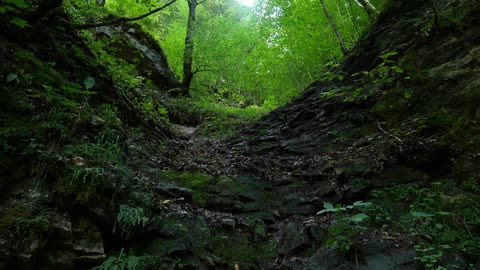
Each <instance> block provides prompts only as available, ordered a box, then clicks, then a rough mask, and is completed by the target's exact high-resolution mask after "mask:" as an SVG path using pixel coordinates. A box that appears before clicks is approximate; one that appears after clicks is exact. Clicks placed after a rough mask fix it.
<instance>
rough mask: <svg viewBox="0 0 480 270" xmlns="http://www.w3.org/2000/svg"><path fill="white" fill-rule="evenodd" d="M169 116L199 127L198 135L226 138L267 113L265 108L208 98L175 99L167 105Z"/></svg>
mask: <svg viewBox="0 0 480 270" xmlns="http://www.w3.org/2000/svg"><path fill="white" fill-rule="evenodd" d="M169 111H170V112H171V113H170V116H171V117H172V118H173V119H176V121H178V122H180V123H186V124H187V125H188V124H190V125H197V124H200V125H199V130H200V134H201V135H204V136H210V137H227V136H229V135H231V134H233V133H234V132H236V131H238V130H239V129H241V128H242V127H245V126H246V125H248V124H249V123H251V122H253V121H255V120H257V119H259V118H260V117H261V116H262V115H264V114H265V113H267V112H268V111H269V109H268V108H266V107H265V106H263V107H259V106H256V105H250V106H247V107H245V108H242V107H237V106H231V105H230V104H226V100H212V99H209V98H201V97H198V98H195V99H186V98H185V99H176V100H173V101H172V102H171V103H170V104H169Z"/></svg>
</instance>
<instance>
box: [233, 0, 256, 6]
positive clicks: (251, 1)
mask: <svg viewBox="0 0 480 270" xmlns="http://www.w3.org/2000/svg"><path fill="white" fill-rule="evenodd" d="M237 2H238V3H240V4H242V5H244V6H246V7H253V6H254V5H255V0H237Z"/></svg>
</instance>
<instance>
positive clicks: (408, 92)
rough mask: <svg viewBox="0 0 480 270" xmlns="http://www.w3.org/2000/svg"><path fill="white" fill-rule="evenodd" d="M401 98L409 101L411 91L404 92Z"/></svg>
mask: <svg viewBox="0 0 480 270" xmlns="http://www.w3.org/2000/svg"><path fill="white" fill-rule="evenodd" d="M403 96H404V97H405V98H406V99H411V98H412V91H410V90H409V91H405V92H404V93H403Z"/></svg>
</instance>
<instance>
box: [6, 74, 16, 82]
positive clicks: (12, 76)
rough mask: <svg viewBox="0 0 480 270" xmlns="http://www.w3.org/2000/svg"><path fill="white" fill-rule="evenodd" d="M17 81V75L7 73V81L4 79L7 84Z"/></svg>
mask: <svg viewBox="0 0 480 270" xmlns="http://www.w3.org/2000/svg"><path fill="white" fill-rule="evenodd" d="M16 79H18V75H17V73H9V74H8V75H7V79H6V82H7V83H9V82H12V81H14V80H16Z"/></svg>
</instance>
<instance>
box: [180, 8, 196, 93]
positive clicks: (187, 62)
mask: <svg viewBox="0 0 480 270" xmlns="http://www.w3.org/2000/svg"><path fill="white" fill-rule="evenodd" d="M187 1H188V24H187V36H186V37H185V52H184V54H183V81H182V95H184V96H188V95H189V94H190V85H191V84H192V79H193V72H192V63H193V37H194V34H195V15H196V14H195V13H196V9H197V5H198V4H197V0H187Z"/></svg>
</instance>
